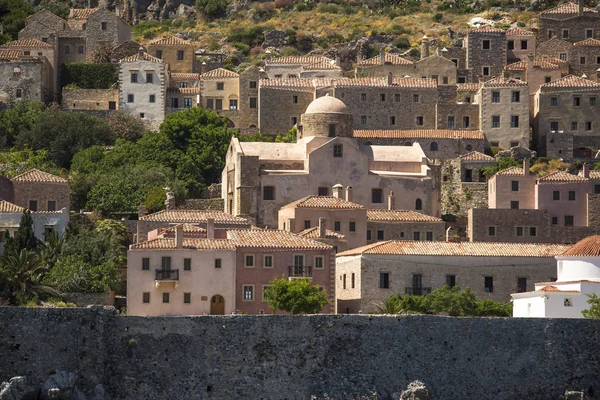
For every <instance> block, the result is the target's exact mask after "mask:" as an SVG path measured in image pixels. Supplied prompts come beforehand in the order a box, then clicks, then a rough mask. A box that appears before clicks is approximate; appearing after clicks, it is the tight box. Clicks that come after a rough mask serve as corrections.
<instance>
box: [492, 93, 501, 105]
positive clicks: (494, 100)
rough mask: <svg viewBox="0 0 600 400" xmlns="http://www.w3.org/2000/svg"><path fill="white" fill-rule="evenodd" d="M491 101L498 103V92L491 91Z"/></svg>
mask: <svg viewBox="0 0 600 400" xmlns="http://www.w3.org/2000/svg"><path fill="white" fill-rule="evenodd" d="M492 103H500V92H492Z"/></svg>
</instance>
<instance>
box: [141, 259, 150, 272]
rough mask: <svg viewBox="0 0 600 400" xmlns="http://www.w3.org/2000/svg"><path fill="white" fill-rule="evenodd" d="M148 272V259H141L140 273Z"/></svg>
mask: <svg viewBox="0 0 600 400" xmlns="http://www.w3.org/2000/svg"><path fill="white" fill-rule="evenodd" d="M148 270H150V259H149V258H148V257H144V258H142V271H148Z"/></svg>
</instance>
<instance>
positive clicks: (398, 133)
mask: <svg viewBox="0 0 600 400" xmlns="http://www.w3.org/2000/svg"><path fill="white" fill-rule="evenodd" d="M353 136H354V137H355V138H389V139H484V136H483V133H482V132H481V131H466V130H451V129H406V130H392V129H378V130H376V129H373V130H355V131H354V134H353Z"/></svg>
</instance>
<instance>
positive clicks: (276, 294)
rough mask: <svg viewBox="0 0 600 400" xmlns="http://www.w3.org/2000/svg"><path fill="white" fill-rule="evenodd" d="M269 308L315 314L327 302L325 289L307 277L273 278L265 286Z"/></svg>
mask: <svg viewBox="0 0 600 400" xmlns="http://www.w3.org/2000/svg"><path fill="white" fill-rule="evenodd" d="M265 295H266V296H267V302H268V303H269V308H270V309H271V310H273V311H275V310H281V311H288V312H291V313H292V314H302V313H305V314H316V313H318V312H319V311H321V309H323V307H325V305H327V304H328V303H329V301H328V300H327V295H326V293H325V290H323V288H322V287H320V286H318V285H311V284H310V282H309V281H308V279H292V280H287V279H284V278H281V279H277V278H274V279H273V280H272V281H271V282H270V284H269V287H267V288H265Z"/></svg>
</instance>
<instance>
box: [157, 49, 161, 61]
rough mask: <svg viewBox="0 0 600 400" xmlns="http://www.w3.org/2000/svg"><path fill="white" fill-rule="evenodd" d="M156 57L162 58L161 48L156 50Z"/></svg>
mask: <svg viewBox="0 0 600 400" xmlns="http://www.w3.org/2000/svg"><path fill="white" fill-rule="evenodd" d="M156 58H160V59H162V50H156Z"/></svg>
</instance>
